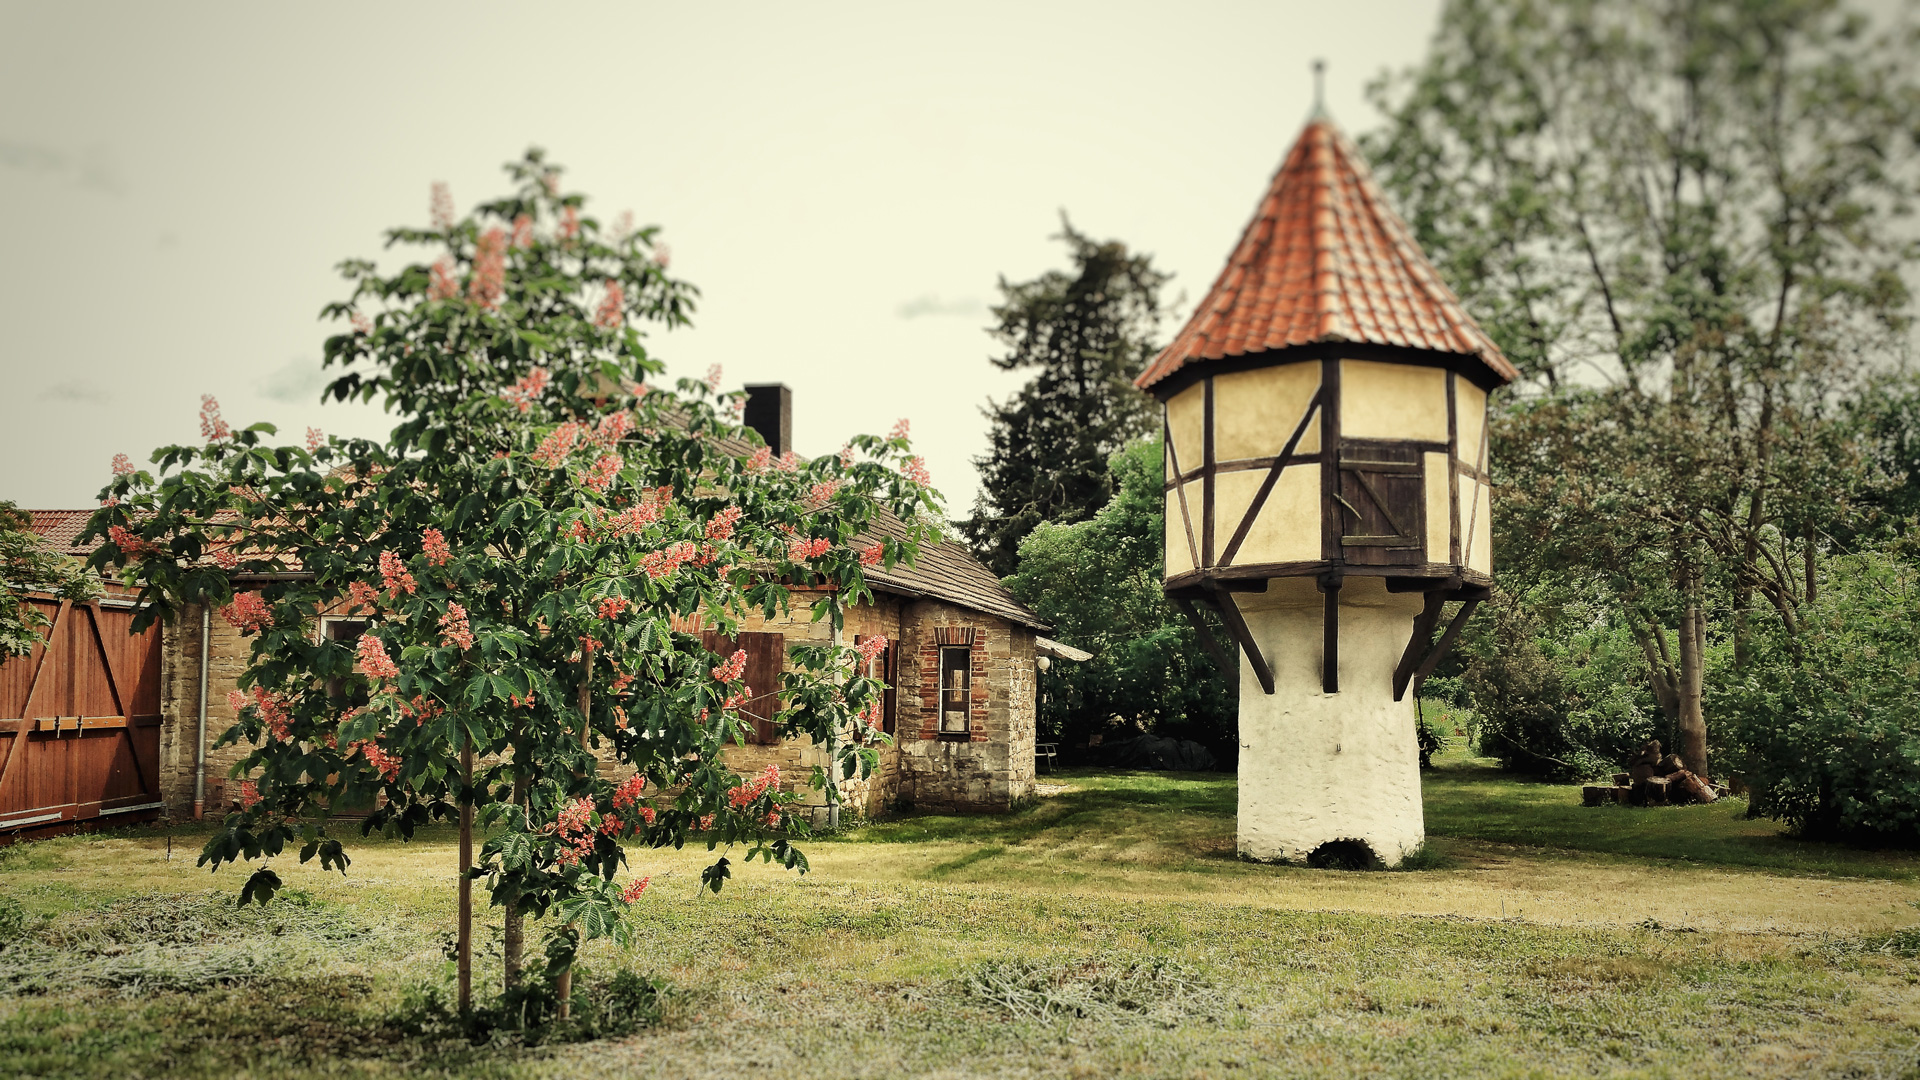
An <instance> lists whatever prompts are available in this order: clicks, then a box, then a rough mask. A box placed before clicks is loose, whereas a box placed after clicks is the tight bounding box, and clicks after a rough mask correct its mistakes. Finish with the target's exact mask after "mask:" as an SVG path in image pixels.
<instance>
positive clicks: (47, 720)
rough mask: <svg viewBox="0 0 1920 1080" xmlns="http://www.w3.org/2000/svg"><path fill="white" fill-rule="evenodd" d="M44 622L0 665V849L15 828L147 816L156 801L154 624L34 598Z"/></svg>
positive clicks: (104, 606) (123, 610) (123, 606)
mask: <svg viewBox="0 0 1920 1080" xmlns="http://www.w3.org/2000/svg"><path fill="white" fill-rule="evenodd" d="M29 603H32V604H33V605H34V606H36V607H38V608H39V609H40V610H41V611H43V612H45V613H46V614H47V615H48V616H50V617H51V618H52V619H53V627H52V629H51V630H50V631H49V632H48V635H47V640H46V641H45V642H43V643H42V644H41V645H40V646H39V647H38V648H36V649H35V650H34V651H33V654H32V655H31V656H25V657H17V658H14V659H11V660H8V661H6V662H5V663H0V843H4V842H5V841H6V839H7V838H8V837H11V836H13V835H16V834H18V833H19V832H21V831H22V830H25V831H30V832H36V833H37V832H42V831H47V830H64V829H71V828H73V827H75V826H76V825H77V824H79V823H82V822H99V821H102V820H104V821H107V822H112V823H114V824H121V823H125V822H129V821H137V820H143V819H146V818H150V817H153V816H154V815H155V814H157V813H158V812H159V810H160V808H161V805H162V804H161V801H160V627H159V626H158V625H157V624H156V625H154V626H150V627H148V628H147V629H146V630H144V631H142V632H141V633H140V634H137V635H135V634H130V633H129V632H128V631H129V630H130V629H131V627H132V623H133V616H134V610H133V607H132V605H131V604H128V603H125V602H124V601H118V602H117V601H115V600H112V599H107V600H101V601H95V602H93V603H90V604H74V603H70V602H68V601H58V602H56V601H54V600H52V599H42V598H33V599H31V600H30V601H29Z"/></svg>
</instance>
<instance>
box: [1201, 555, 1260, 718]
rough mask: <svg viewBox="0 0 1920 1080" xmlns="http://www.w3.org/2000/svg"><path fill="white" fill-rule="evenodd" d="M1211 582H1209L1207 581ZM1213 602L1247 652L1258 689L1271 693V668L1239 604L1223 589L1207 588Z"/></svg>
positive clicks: (1229, 630)
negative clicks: (1256, 642) (1248, 627)
mask: <svg viewBox="0 0 1920 1080" xmlns="http://www.w3.org/2000/svg"><path fill="white" fill-rule="evenodd" d="M1209 584H1211V582H1209ZM1209 591H1210V592H1211V595H1212V596H1213V603H1214V605H1215V606H1216V607H1218V608H1219V609H1220V617H1221V618H1222V619H1225V620H1226V623H1227V631H1228V632H1229V633H1231V634H1232V635H1233V639H1234V640H1235V641H1238V642H1239V643H1240V648H1241V649H1243V650H1245V652H1246V654H1247V663H1248V664H1249V665H1251V666H1252V667H1253V677H1254V678H1256V679H1259V680H1260V689H1262V690H1264V691H1266V692H1267V694H1268V695H1269V696H1271V695H1272V694H1273V669H1272V668H1270V667H1268V666H1267V658H1266V657H1264V656H1262V655H1260V646H1259V645H1257V644H1255V643H1254V640H1253V631H1252V630H1249V629H1247V620H1246V619H1244V618H1242V617H1241V615H1240V605H1239V604H1236V603H1234V600H1233V594H1232V593H1230V592H1227V591H1226V590H1224V589H1211V590H1209Z"/></svg>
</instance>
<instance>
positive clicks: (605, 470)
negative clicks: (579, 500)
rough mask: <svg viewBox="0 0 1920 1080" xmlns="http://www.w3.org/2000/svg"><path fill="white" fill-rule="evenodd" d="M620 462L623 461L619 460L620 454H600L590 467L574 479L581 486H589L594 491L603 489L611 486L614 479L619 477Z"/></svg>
mask: <svg viewBox="0 0 1920 1080" xmlns="http://www.w3.org/2000/svg"><path fill="white" fill-rule="evenodd" d="M621 464H623V463H622V462H621V460H620V455H618V454H602V455H601V456H600V457H599V458H597V459H596V460H595V461H594V463H593V467H592V468H590V469H587V470H586V471H585V472H582V473H581V474H580V475H579V476H578V477H577V478H576V479H578V480H579V481H580V486H581V487H584V488H590V489H592V490H594V491H605V490H607V489H608V488H610V487H612V486H613V482H614V481H615V480H617V479H619V478H620V466H621Z"/></svg>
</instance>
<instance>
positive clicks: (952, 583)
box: [0, 384, 1085, 836]
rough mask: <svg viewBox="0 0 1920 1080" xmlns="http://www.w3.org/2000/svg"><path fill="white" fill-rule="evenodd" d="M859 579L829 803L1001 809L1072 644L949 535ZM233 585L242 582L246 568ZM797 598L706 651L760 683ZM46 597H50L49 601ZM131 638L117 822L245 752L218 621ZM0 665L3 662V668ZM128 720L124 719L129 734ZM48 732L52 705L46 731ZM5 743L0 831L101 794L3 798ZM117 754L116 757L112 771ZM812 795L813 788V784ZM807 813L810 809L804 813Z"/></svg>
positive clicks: (348, 623) (778, 445)
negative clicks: (855, 704) (880, 741)
mask: <svg viewBox="0 0 1920 1080" xmlns="http://www.w3.org/2000/svg"><path fill="white" fill-rule="evenodd" d="M748 389H749V393H750V400H749V405H748V410H747V422H748V424H749V425H750V426H752V427H754V428H755V430H757V431H759V432H760V433H761V435H762V436H763V437H764V438H765V439H766V441H767V443H768V444H769V445H770V446H772V447H773V448H774V450H775V451H776V452H785V451H786V450H788V449H789V448H790V444H791V419H790V418H791V415H792V411H791V397H790V391H788V389H787V388H786V387H785V386H781V385H777V384H775V385H769V386H755V387H749V388H748ZM727 449H728V450H729V451H730V452H739V453H750V452H751V449H752V448H751V447H748V446H746V444H744V443H742V444H740V446H738V447H728V448H727ZM91 512H92V511H91V510H71V511H36V512H34V527H35V529H36V531H38V532H40V533H41V534H42V535H43V536H45V537H46V538H47V540H48V542H49V543H50V544H51V545H53V546H54V547H56V548H58V549H59V550H62V551H65V552H67V553H69V554H74V555H85V554H87V551H88V548H87V547H84V546H80V545H79V544H77V542H76V537H77V536H78V534H79V532H80V530H81V529H82V528H83V527H84V525H85V522H86V520H87V517H88V516H89V515H90V514H91ZM903 528H904V526H903V525H902V524H901V523H900V522H899V521H897V520H896V519H893V518H891V517H884V518H883V519H882V520H880V521H879V522H878V523H877V525H876V527H875V529H874V530H873V531H874V532H875V533H880V532H888V531H896V532H897V531H898V530H902V529H903ZM867 580H868V583H869V584H870V586H871V587H872V589H873V592H874V594H875V597H874V601H873V602H872V603H870V604H863V605H861V606H859V607H857V608H855V609H853V610H851V611H849V612H848V613H847V617H846V621H845V628H844V630H843V631H842V634H843V635H845V636H844V637H843V641H844V643H846V644H850V645H851V644H859V643H860V642H861V641H862V640H865V639H866V638H868V637H871V636H875V635H880V636H885V637H886V638H887V640H888V642H889V644H888V646H887V648H886V649H885V650H884V651H883V652H882V653H881V654H880V655H879V656H878V657H877V658H876V660H875V665H876V667H877V668H878V670H876V671H874V672H873V674H875V675H879V676H881V677H883V678H885V679H886V681H887V682H888V683H890V684H891V685H892V686H893V690H892V691H891V692H889V694H888V695H887V700H886V704H885V708H884V714H883V718H882V727H883V730H884V731H885V732H886V733H887V734H888V735H890V736H892V739H893V741H892V744H891V745H887V746H884V747H882V749H881V754H880V767H879V769H878V770H877V772H876V773H875V774H874V775H873V776H872V777H870V778H867V779H864V780H855V781H850V782H843V783H842V784H841V786H840V794H841V801H842V805H843V806H844V807H846V808H847V810H848V812H850V813H852V814H855V815H861V816H875V815H883V814H886V813H890V812H894V811H898V810H906V809H923V810H943V811H985V812H993V811H1005V810H1008V809H1010V808H1011V807H1012V806H1013V805H1014V804H1015V803H1016V802H1017V801H1018V800H1020V799H1022V798H1024V797H1026V796H1028V795H1030V794H1031V793H1032V790H1033V783H1034V762H1035V750H1036V745H1035V726H1034V725H1035V716H1036V694H1037V682H1038V680H1037V679H1036V677H1035V676H1036V669H1037V665H1040V664H1044V663H1046V662H1048V659H1047V658H1053V659H1084V658H1085V654H1084V653H1080V652H1078V650H1074V649H1071V648H1069V647H1066V646H1063V645H1060V644H1059V643H1057V642H1052V641H1049V640H1048V639H1046V638H1045V637H1043V636H1041V634H1042V632H1043V631H1045V630H1047V629H1049V627H1047V625H1046V624H1045V623H1044V622H1042V621H1041V619H1040V618H1039V616H1037V615H1036V614H1035V613H1034V612H1033V611H1032V610H1030V609H1029V608H1027V607H1026V606H1025V605H1023V604H1021V603H1020V602H1019V601H1018V600H1016V599H1015V598H1014V597H1013V596H1012V595H1011V594H1010V593H1008V592H1007V591H1006V590H1005V589H1004V588H1002V587H1001V585H1000V583H999V581H998V580H997V579H996V578H995V577H994V576H993V574H992V572H991V571H989V570H988V569H987V568H986V567H985V566H983V565H981V564H980V563H979V562H978V561H977V560H976V559H974V558H973V556H972V555H971V554H970V553H969V552H968V551H967V549H966V548H965V547H964V546H963V545H960V544H957V543H954V542H952V541H942V542H940V543H937V544H933V545H924V546H923V547H922V550H921V553H920V557H919V559H918V560H917V561H916V563H915V564H914V565H913V566H905V565H900V566H896V567H894V568H893V570H891V571H882V570H881V569H880V568H877V567H876V568H873V569H871V570H869V571H868V573H867ZM237 584H240V585H241V586H242V587H244V586H245V584H246V583H245V582H237ZM809 602H810V598H809V597H808V596H806V595H805V593H804V592H799V593H796V595H795V603H794V606H793V609H792V610H791V611H790V612H789V613H786V614H782V615H777V616H776V617H774V618H771V619H769V618H765V617H763V616H762V615H761V614H760V613H758V612H755V613H753V614H752V615H751V616H750V617H748V618H746V619H745V620H743V621H742V623H741V627H740V633H739V635H738V639H737V640H726V639H722V638H720V637H719V636H718V635H716V634H712V633H708V635H707V637H708V645H709V647H710V648H714V649H715V650H716V651H721V650H722V649H726V650H730V649H733V648H742V649H745V650H746V651H747V653H748V681H749V682H750V683H752V684H754V685H764V683H763V682H755V679H756V677H758V678H759V679H763V680H765V682H772V681H773V676H774V673H775V672H777V671H779V670H782V669H783V668H784V667H785V665H786V664H787V649H788V648H790V647H792V646H795V645H801V644H819V643H821V642H824V641H827V640H830V639H831V636H832V630H831V627H830V626H828V625H825V624H823V623H816V622H813V621H812V620H811V613H810V612H809V611H808V609H807V605H808V603H809ZM104 603H105V604H107V605H108V606H109V607H111V606H113V605H116V604H117V605H119V606H121V607H126V606H129V605H128V603H127V601H126V600H125V598H119V599H116V598H113V597H109V598H107V599H106V600H105V601H104ZM48 610H49V611H52V610H53V608H52V605H51V602H49V608H48ZM95 615H96V616H97V615H98V612H96V613H95ZM127 621H130V618H129V619H128V620H127ZM354 622H355V621H354V620H348V619H344V618H333V617H327V618H323V619H322V625H321V626H320V627H318V628H316V632H319V633H327V634H342V635H344V634H347V633H351V632H353V631H354V630H356V629H357V627H356V626H355V625H354ZM687 629H690V630H695V629H698V628H697V627H687ZM143 637H144V638H147V639H150V640H149V642H148V646H147V647H144V651H141V653H140V655H141V656H142V657H143V658H144V659H143V660H142V663H143V664H145V665H146V667H151V668H152V669H153V670H152V671H150V672H148V671H145V669H144V668H143V669H142V671H143V675H142V678H143V679H145V680H146V681H147V682H150V683H153V684H155V685H157V690H158V693H157V701H156V704H155V705H154V706H152V707H156V708H157V722H156V720H155V718H154V717H148V718H146V719H144V720H143V721H141V725H140V726H139V728H138V732H139V736H140V737H139V739H138V740H136V745H135V747H134V750H133V758H132V766H131V767H132V771H133V773H136V774H138V776H139V783H138V785H137V786H138V788H139V791H140V794H139V795H138V796H135V795H129V796H127V797H126V799H122V800H120V802H121V803H122V804H123V805H122V806H120V807H113V808H110V809H109V810H108V812H114V810H116V809H117V810H119V811H120V812H123V813H126V816H125V817H121V818H118V819H117V820H118V821H122V822H124V821H126V820H138V819H140V818H143V817H149V818H150V817H154V816H158V814H159V813H161V812H162V810H164V811H165V812H166V813H168V814H170V815H171V816H173V817H174V818H175V819H176V820H181V819H186V818H189V817H197V816H199V814H200V813H202V812H210V813H219V812H220V811H221V810H223V809H224V808H225V807H226V805H227V804H228V802H229V799H230V798H231V796H232V794H233V793H232V792H230V791H229V790H228V783H229V781H228V779H227V772H228V770H229V768H230V767H231V766H232V765H233V764H234V762H236V761H238V760H239V759H240V758H241V757H243V756H245V748H244V747H240V746H228V747H221V748H214V747H213V746H212V744H213V743H214V742H216V741H217V740H218V738H219V736H220V735H221V733H223V732H224V731H226V730H227V728H228V727H229V726H231V724H232V723H233V721H234V719H235V717H234V714H233V710H232V709H231V708H230V707H229V705H228V704H227V694H228V692H229V691H231V690H233V689H234V688H235V682H236V680H237V679H238V677H239V675H240V673H241V671H242V670H243V669H244V668H245V666H246V663H247V656H248V643H247V641H246V640H245V639H243V638H242V637H241V636H240V633H239V631H238V630H236V629H235V628H233V627H232V626H229V625H228V624H227V623H226V621H225V620H223V619H221V618H218V617H217V616H212V617H210V616H209V613H207V612H205V611H203V610H201V609H200V608H198V607H190V608H188V609H187V610H185V611H183V612H182V613H181V616H180V618H179V619H178V620H177V621H175V622H173V623H171V624H166V625H162V626H157V627H153V628H150V629H149V630H148V631H147V633H146V635H143ZM68 654H70V655H68ZM91 656H92V653H91V652H89V651H87V650H83V649H79V648H74V649H70V650H68V651H67V653H62V652H61V651H60V650H58V649H56V650H53V651H52V652H51V653H50V654H49V656H48V657H47V660H48V664H47V666H48V667H50V668H59V667H74V666H81V667H84V666H85V665H86V664H88V663H89V662H90V657H91ZM31 662H33V661H29V660H15V661H8V662H7V663H6V664H0V728H6V727H8V726H9V721H17V720H19V719H20V717H19V715H18V714H19V713H21V712H25V711H26V710H27V706H28V705H29V704H31V706H32V709H31V712H32V714H33V716H30V717H26V718H25V723H26V726H27V727H28V728H29V729H33V731H34V732H35V734H34V735H33V738H35V739H41V738H43V737H44V736H42V735H41V734H38V731H39V729H40V728H42V727H45V722H44V721H43V720H39V719H35V718H36V717H38V716H39V714H40V713H42V712H49V713H59V712H62V711H64V709H65V708H70V709H71V711H73V712H85V711H87V708H88V707H86V706H80V705H72V706H66V707H62V706H61V705H60V704H59V703H58V702H54V701H52V700H51V699H50V698H48V697H47V695H46V694H45V692H44V691H23V692H22V693H24V694H25V698H22V693H15V694H12V695H11V697H13V698H22V700H20V701H13V700H10V698H9V695H8V694H7V693H6V692H5V688H6V687H7V686H9V685H12V684H13V683H19V684H21V685H25V684H26V683H27V682H29V681H33V680H32V679H31V678H30V677H29V676H28V675H27V674H25V673H24V668H23V667H22V665H27V664H29V663H31ZM123 666H124V665H123ZM9 669H13V671H12V682H11V683H10V682H9V681H8V680H9ZM69 681H71V680H69ZM143 685H145V684H144V683H143ZM27 699H31V700H30V701H29V700H27ZM93 707H108V706H93ZM773 708H774V706H773V705H772V703H771V702H769V703H766V704H765V705H764V706H763V709H762V711H761V713H760V714H759V715H760V717H761V718H762V719H764V718H766V717H768V716H770V715H771V713H772V711H773ZM123 711H125V710H123ZM748 711H749V712H752V711H753V710H752V708H751V707H750V708H749V710H748ZM134 730H135V728H134V725H133V722H132V721H128V727H127V733H128V738H129V739H132V738H133V734H134ZM59 734H60V730H59V721H58V719H57V718H56V719H55V720H54V728H53V735H54V737H56V738H57V737H58V736H59ZM24 739H25V736H23V737H22V740H19V741H24ZM22 749H25V747H24V746H23V747H22ZM6 755H7V745H6V743H5V731H0V836H4V835H5V834H6V832H7V830H8V827H9V822H10V821H12V820H24V819H25V818H28V817H36V816H37V817H38V818H40V819H42V820H40V821H36V822H35V824H34V825H32V826H22V828H41V827H46V825H45V819H46V815H47V814H48V813H49V812H50V811H49V810H48V808H47V807H45V806H39V805H37V804H39V803H48V804H49V805H51V800H55V799H64V800H65V801H64V802H62V803H61V804H60V805H61V806H63V807H64V808H65V809H64V810H63V811H62V812H61V814H60V819H61V820H60V822H59V823H64V824H68V825H71V824H73V823H77V822H83V821H85V820H86V819H87V818H88V817H90V816H97V814H98V813H99V812H100V810H101V807H102V806H103V805H105V804H103V803H102V800H101V799H100V798H99V797H98V796H99V790H100V787H101V784H103V783H105V782H106V781H105V780H104V779H101V780H99V781H98V782H95V781H93V780H89V779H88V778H87V777H85V776H76V778H75V782H74V784H73V785H71V790H69V791H67V792H66V793H65V794H64V795H59V794H54V793H42V794H28V793H26V792H24V790H22V791H17V792H14V793H13V794H16V795H20V796H21V797H20V798H19V799H14V798H10V796H9V793H8V791H7V788H8V786H9V781H7V780H6V772H5V771H4V770H5V765H4V764H3V762H4V761H5V757H6ZM120 756H121V757H122V758H124V757H125V756H126V755H125V754H122V755H120ZM827 758H828V751H827V748H825V747H820V746H815V745H813V744H812V743H811V741H808V740H782V739H780V738H778V737H777V736H776V735H775V734H774V732H773V731H772V728H771V725H769V724H765V723H761V724H756V725H755V734H754V737H753V738H752V739H751V740H750V741H749V742H748V743H747V744H745V745H739V746H733V747H730V748H728V750H727V751H726V759H727V762H728V764H729V765H730V766H731V767H732V768H733V769H734V770H735V771H737V772H740V773H742V774H751V773H753V772H757V771H759V770H761V769H763V768H765V766H766V765H768V764H771V763H778V764H779V765H780V766H781V772H782V775H783V778H784V780H785V783H784V784H783V786H785V787H787V788H789V789H790V790H794V791H798V792H807V790H808V789H807V783H808V779H809V777H810V776H811V772H812V767H813V766H814V765H816V764H820V765H824V764H825V763H826V761H827ZM125 765H126V763H125V762H123V763H122V767H121V771H122V772H126V771H127V770H126V767H125ZM69 771H71V770H69ZM83 771H84V770H83ZM123 786H124V784H123ZM130 790H131V789H130ZM813 794H814V801H816V802H819V801H821V800H822V799H823V796H820V795H819V794H818V793H813ZM127 799H132V800H134V801H131V802H129V801H127ZM15 803H18V804H19V805H18V806H17V807H16V806H15V805H14V804H15ZM90 804H91V806H92V808H93V809H92V813H91V814H90V813H89V812H88V809H87V808H88V806H89V805H90ZM27 811H38V814H37V815H36V814H29V813H27ZM815 816H816V819H820V818H821V815H820V813H818V812H816V815H815ZM823 823H824V822H823ZM56 824H58V823H56Z"/></svg>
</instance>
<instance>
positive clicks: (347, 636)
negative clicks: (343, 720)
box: [320, 616, 367, 709]
mask: <svg viewBox="0 0 1920 1080" xmlns="http://www.w3.org/2000/svg"><path fill="white" fill-rule="evenodd" d="M366 632H367V620H365V619H342V618H337V617H332V616H329V617H326V618H323V619H321V620H320V640H322V641H334V642H338V643H340V644H342V645H345V646H346V647H347V648H349V649H351V648H353V647H354V644H355V643H356V642H358V641H359V640H360V635H362V634H364V633H366ZM353 663H354V661H353V659H352V658H351V657H349V658H348V659H347V667H348V669H349V670H351V669H352V667H353ZM327 700H328V701H329V702H331V703H332V704H333V705H334V706H335V707H336V708H343V709H351V708H356V707H358V706H361V705H365V704H366V703H367V692H366V691H365V690H353V691H349V690H348V689H347V680H346V677H345V676H343V675H335V676H333V677H332V678H330V679H328V680H327Z"/></svg>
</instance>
